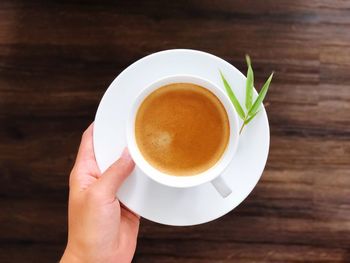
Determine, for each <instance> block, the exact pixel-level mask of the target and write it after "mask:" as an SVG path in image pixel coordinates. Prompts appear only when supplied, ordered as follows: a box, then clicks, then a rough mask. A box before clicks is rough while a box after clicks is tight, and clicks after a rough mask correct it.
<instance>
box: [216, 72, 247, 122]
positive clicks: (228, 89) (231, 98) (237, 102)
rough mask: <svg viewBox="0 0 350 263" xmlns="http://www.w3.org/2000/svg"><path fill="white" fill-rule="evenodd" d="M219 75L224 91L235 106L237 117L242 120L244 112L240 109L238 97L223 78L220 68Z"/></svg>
mask: <svg viewBox="0 0 350 263" xmlns="http://www.w3.org/2000/svg"><path fill="white" fill-rule="evenodd" d="M220 75H221V79H222V82H223V83H224V86H225V89H226V92H227V94H228V96H229V98H230V100H231V102H232V104H233V106H234V107H235V109H236V111H237V113H238V115H239V117H240V118H241V119H242V120H243V119H244V118H245V113H244V110H243V109H242V106H241V104H239V101H238V99H237V98H236V96H235V94H234V93H233V91H232V89H231V87H230V84H228V82H227V80H226V79H225V77H224V75H223V74H222V72H221V70H220Z"/></svg>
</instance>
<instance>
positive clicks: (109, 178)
mask: <svg viewBox="0 0 350 263" xmlns="http://www.w3.org/2000/svg"><path fill="white" fill-rule="evenodd" d="M134 167H135V163H134V161H133V160H132V159H131V156H130V154H129V151H128V149H127V148H125V149H124V151H123V153H122V155H121V156H120V158H119V159H118V160H117V161H116V162H114V163H113V164H112V165H111V166H110V167H109V168H108V169H107V170H106V171H105V172H104V173H103V174H102V176H101V177H100V179H99V180H98V182H97V185H96V188H99V190H98V192H99V191H101V192H103V193H104V194H106V195H107V196H113V197H114V196H115V194H116V192H117V191H118V189H119V187H120V186H121V184H122V183H123V182H124V180H125V179H126V177H128V175H130V173H131V172H132V170H133V169H134Z"/></svg>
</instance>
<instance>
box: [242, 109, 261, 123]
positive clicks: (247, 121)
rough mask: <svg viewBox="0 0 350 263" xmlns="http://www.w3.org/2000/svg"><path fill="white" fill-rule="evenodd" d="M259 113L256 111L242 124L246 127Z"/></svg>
mask: <svg viewBox="0 0 350 263" xmlns="http://www.w3.org/2000/svg"><path fill="white" fill-rule="evenodd" d="M259 112H260V110H258V111H257V112H255V113H254V114H253V115H252V116H250V117H249V118H248V119H247V120H246V121H245V122H244V123H245V124H246V125H247V124H248V123H249V122H250V121H251V120H252V119H254V117H255V116H256V115H257V114H258V113H259Z"/></svg>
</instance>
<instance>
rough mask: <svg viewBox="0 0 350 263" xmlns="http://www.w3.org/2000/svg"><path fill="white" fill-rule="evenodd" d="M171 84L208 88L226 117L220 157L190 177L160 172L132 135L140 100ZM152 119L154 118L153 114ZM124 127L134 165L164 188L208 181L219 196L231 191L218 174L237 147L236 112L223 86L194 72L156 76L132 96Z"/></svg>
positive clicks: (183, 186)
mask: <svg viewBox="0 0 350 263" xmlns="http://www.w3.org/2000/svg"><path fill="white" fill-rule="evenodd" d="M174 83H190V84H194V85H198V86H200V87H202V88H204V89H206V90H208V91H210V92H211V93H212V94H214V95H215V96H216V97H217V99H218V100H219V101H220V102H221V104H222V106H223V107H224V109H225V111H226V114H227V119H228V125H229V137H228V141H227V145H226V147H225V149H224V151H223V153H222V155H221V157H220V158H219V159H218V161H217V162H216V163H215V164H214V165H213V166H211V167H209V168H208V169H206V170H204V171H201V172H200V173H197V174H193V175H190V176H177V175H174V174H169V173H166V172H164V171H161V170H160V169H158V168H157V167H155V166H154V165H152V164H151V163H150V162H149V161H147V160H146V158H145V157H144V156H143V154H142V152H141V151H140V147H139V146H138V143H137V140H136V136H135V122H136V116H137V113H138V110H139V108H140V106H141V105H142V103H143V102H144V100H145V99H146V98H147V97H148V96H149V95H150V94H151V93H153V92H155V91H156V90H158V89H160V88H161V87H164V86H166V85H170V84H174ZM154 118H157V116H154ZM126 129H127V131H126V134H127V146H128V148H129V152H130V154H131V156H132V158H133V159H134V161H135V163H136V165H137V166H138V168H139V169H140V170H141V171H142V172H143V173H144V174H145V175H147V176H148V177H149V178H151V179H152V180H154V181H156V182H157V183H159V184H162V185H165V186H168V187H176V188H188V187H195V186H198V185H201V184H204V183H208V182H210V183H211V184H212V185H213V186H214V187H215V189H216V190H217V192H218V193H219V194H220V195H221V196H222V197H227V196H229V195H230V194H231V193H232V190H231V189H230V187H229V186H228V185H227V183H226V182H225V180H224V178H223V177H222V173H223V172H224V170H225V169H226V168H227V166H228V165H229V163H230V162H231V160H232V158H233V156H234V155H235V152H236V150H237V147H238V140H239V123H238V115H237V112H236V111H235V109H234V107H233V105H232V103H231V101H230V99H229V97H228V96H227V95H226V93H225V92H224V91H223V89H221V88H219V87H218V86H217V85H216V84H214V83H212V82H211V81H209V80H207V79H204V78H201V77H198V76H194V75H171V76H167V77H163V78H161V79H158V80H156V81H155V82H153V83H151V84H149V85H148V86H147V87H145V88H144V89H143V90H142V91H141V92H140V93H139V94H138V95H137V96H136V98H135V100H134V103H133V105H132V107H131V111H130V113H129V116H128V120H127V126H126ZM209 132H210V131H209ZM230 176H235V175H230Z"/></svg>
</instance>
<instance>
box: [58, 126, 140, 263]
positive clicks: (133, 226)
mask: <svg viewBox="0 0 350 263" xmlns="http://www.w3.org/2000/svg"><path fill="white" fill-rule="evenodd" d="M92 132H93V125H90V127H89V128H88V129H87V130H86V131H85V132H84V134H83V137H82V140H81V144H80V147H79V152H78V155H77V159H76V161H75V164H74V167H73V169H72V171H71V174H70V179H69V187H70V189H69V208H68V242H67V247H66V250H65V252H64V254H63V257H62V259H61V263H65V262H69V263H74V262H84V263H89V262H93V263H99V262H103V263H108V262H121V263H124V262H131V260H132V258H133V255H134V253H135V248H136V240H137V233H138V229H139V222H140V219H139V217H138V216H137V215H135V214H134V213H132V212H131V211H129V210H128V209H127V208H125V207H123V206H122V205H121V204H120V203H119V201H118V200H117V199H116V196H115V194H116V192H117V190H118V188H119V187H120V185H121V184H122V182H123V181H124V179H125V178H126V177H127V176H128V175H129V174H130V173H131V171H132V170H133V168H134V166H135V164H134V162H133V160H132V159H131V157H130V155H129V152H128V150H127V149H125V150H124V151H123V153H122V156H121V157H120V159H118V160H117V161H116V162H115V163H113V164H112V165H111V166H110V167H109V168H108V169H107V170H106V171H105V172H104V173H103V174H101V172H100V170H99V168H98V167H97V164H96V160H95V154H94V150H93V144H92Z"/></svg>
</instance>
